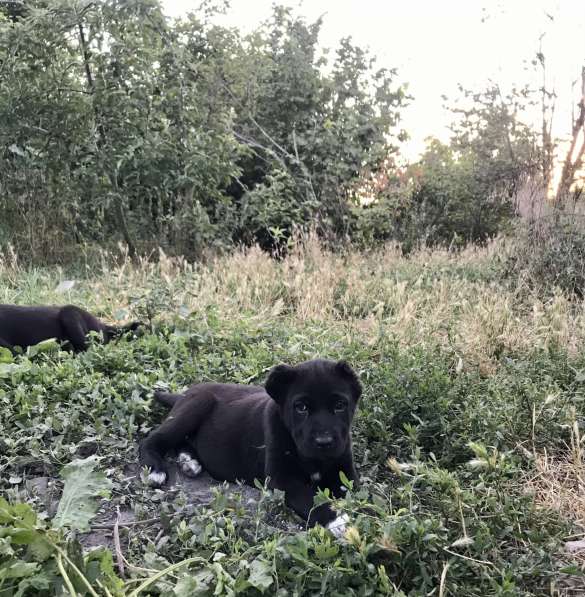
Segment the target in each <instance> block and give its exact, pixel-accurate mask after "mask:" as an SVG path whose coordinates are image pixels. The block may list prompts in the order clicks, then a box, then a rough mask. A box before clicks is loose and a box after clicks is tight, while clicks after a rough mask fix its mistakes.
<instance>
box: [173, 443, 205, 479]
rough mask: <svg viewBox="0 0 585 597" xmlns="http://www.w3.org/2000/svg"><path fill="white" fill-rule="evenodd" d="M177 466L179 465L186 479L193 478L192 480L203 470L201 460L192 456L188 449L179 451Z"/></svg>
mask: <svg viewBox="0 0 585 597" xmlns="http://www.w3.org/2000/svg"><path fill="white" fill-rule="evenodd" d="M177 464H178V465H179V469H180V470H181V472H182V473H183V474H184V475H185V476H186V477H191V478H192V479H194V478H195V477H197V476H198V475H200V474H201V471H202V470H203V467H202V466H201V463H200V462H199V460H197V458H195V457H194V456H193V455H192V454H191V451H190V450H189V449H188V448H186V449H181V450H180V451H179V455H178V456H177Z"/></svg>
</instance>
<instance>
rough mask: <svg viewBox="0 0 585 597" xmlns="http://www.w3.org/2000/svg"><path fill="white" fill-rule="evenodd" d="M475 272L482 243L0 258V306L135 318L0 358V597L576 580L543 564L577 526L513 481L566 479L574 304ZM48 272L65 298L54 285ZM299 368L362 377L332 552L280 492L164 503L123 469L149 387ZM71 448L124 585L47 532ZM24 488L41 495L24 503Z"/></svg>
mask: <svg viewBox="0 0 585 597" xmlns="http://www.w3.org/2000/svg"><path fill="white" fill-rule="evenodd" d="M496 271H497V268H496V267H495V265H494V261H493V258H492V254H491V253H490V252H489V251H486V252H484V253H482V252H472V253H465V254H463V255H461V256H459V257H458V258H454V257H451V256H448V255H446V254H442V253H435V254H431V255H429V254H426V255H419V256H414V257H413V258H411V259H409V260H405V259H402V258H401V257H399V256H398V255H397V254H395V253H393V252H392V251H389V252H387V253H384V254H379V255H373V256H363V255H357V254H353V255H347V256H345V257H342V256H333V255H330V254H327V253H325V252H323V251H322V250H321V249H320V248H319V247H317V246H316V245H314V244H313V245H311V244H309V245H308V246H306V247H305V248H304V249H303V250H299V252H298V253H295V254H294V255H292V256H290V257H289V258H288V259H286V260H284V261H283V262H272V261H270V260H269V259H268V258H267V257H266V256H263V255H261V254H259V253H256V252H254V251H252V252H250V253H240V254H235V255H233V256H227V257H224V258H220V259H216V260H213V261H211V262H209V263H208V264H206V265H197V266H191V265H189V264H186V263H185V262H183V261H181V260H179V261H174V260H169V259H167V258H166V257H164V256H161V259H160V260H159V262H158V264H153V263H147V262H143V263H140V264H138V265H132V264H130V263H128V262H126V261H121V262H119V263H118V265H116V266H114V265H111V262H109V260H108V259H107V258H105V257H104V260H103V262H102V263H101V264H97V265H92V266H91V267H87V268H84V269H82V270H81V271H79V270H77V271H75V272H73V273H71V272H62V271H58V270H48V271H45V270H23V269H21V268H20V267H18V265H17V264H15V263H6V262H5V263H4V264H3V265H0V302H19V303H33V302H37V303H46V302H57V303H65V302H74V303H76V304H80V305H82V306H85V307H87V308H89V309H91V310H93V311H95V312H96V313H98V314H101V315H103V316H106V317H108V318H110V319H116V317H121V318H130V317H131V316H138V317H142V318H146V319H148V320H149V321H151V322H152V330H151V333H148V334H146V335H145V336H143V337H141V338H139V339H138V340H137V341H134V342H130V341H127V340H121V341H119V342H116V343H112V344H110V345H108V346H100V345H94V346H92V348H91V349H90V350H89V351H88V352H87V353H84V354H81V355H77V356H74V355H71V354H68V353H65V352H61V351H57V350H48V351H34V350H33V351H31V353H30V354H28V355H22V356H18V357H17V358H16V359H15V360H14V362H5V363H0V437H1V439H0V491H1V494H2V496H4V497H5V498H6V499H7V500H8V504H10V505H8V504H5V505H4V506H3V505H2V503H1V502H0V523H1V525H4V526H3V528H1V527H0V596H2V597H4V595H12V594H16V592H17V590H18V587H19V586H21V587H22V589H23V591H22V592H21V594H23V595H61V594H68V592H69V593H71V590H74V591H75V592H76V593H77V594H80V595H82V594H90V591H89V589H88V587H87V584H88V583H89V585H90V586H91V587H92V590H94V591H95V593H96V594H98V595H108V594H110V595H130V594H141V595H146V594H152V595H158V594H160V595H173V594H175V595H235V594H242V595H258V594H261V593H264V594H267V595H283V596H284V595H320V594H327V595H330V596H342V595H343V596H345V595H421V596H422V595H429V594H432V595H442V596H446V595H458V596H461V595H465V596H468V595H469V596H478V597H479V596H485V595H550V594H567V595H568V594H570V593H569V592H568V591H569V590H570V589H569V588H568V587H581V589H580V590H583V586H584V585H583V584H579V583H581V582H582V581H581V576H580V567H579V562H578V561H572V560H571V559H570V558H569V556H567V555H566V554H564V553H563V542H564V541H565V539H566V538H567V537H569V536H571V535H573V534H575V533H578V532H580V531H581V527H580V525H579V522H580V521H581V520H582V518H580V514H581V512H580V511H579V508H578V506H577V505H576V504H573V507H571V506H570V505H567V504H566V503H564V502H562V501H561V502H560V503H559V504H560V505H559V507H555V508H552V507H551V504H550V503H549V502H547V501H546V500H544V499H543V497H542V495H541V491H540V486H539V484H538V482H535V481H534V479H537V478H538V476H539V474H540V472H542V469H541V468H539V463H541V462H542V455H543V454H545V453H546V454H554V455H556V456H557V457H558V458H567V459H569V461H570V462H572V463H573V466H572V467H571V468H570V471H571V474H573V475H575V476H577V477H578V475H579V474H580V469H579V468H578V465H579V462H578V461H577V460H576V459H575V458H574V456H575V454H580V447H579V446H575V437H578V433H577V435H576V432H575V429H576V430H577V432H578V430H579V429H580V427H581V424H582V417H583V412H584V403H585V395H584V387H583V379H584V377H583V373H582V372H583V371H585V353H584V352H583V351H582V349H581V345H580V344H579V342H578V341H577V340H578V339H579V338H580V336H578V335H579V334H581V331H582V325H581V315H580V310H579V306H576V305H575V304H574V303H573V304H570V303H568V302H567V301H566V299H564V298H563V297H562V295H558V296H557V297H556V298H553V299H551V301H550V302H548V303H543V302H541V301H539V299H538V297H536V296H527V295H525V294H520V293H518V291H517V289H513V288H510V287H509V285H508V286H504V285H501V284H500V283H499V281H498V277H497V275H496V274H495V273H494V272H496ZM70 277H73V278H75V279H76V280H77V284H76V286H74V288H73V290H71V291H68V292H67V293H66V294H65V295H63V294H60V293H56V292H55V288H56V286H57V284H58V282H59V281H61V280H63V279H67V278H70ZM555 301H556V302H555ZM539 309H540V311H539ZM315 356H325V357H330V358H342V357H343V358H346V359H348V360H349V361H350V362H351V363H352V365H353V366H354V367H355V369H356V370H357V371H358V372H359V373H360V376H361V379H362V382H363V385H364V396H363V400H362V402H361V405H360V410H359V413H358V415H357V418H356V421H355V428H354V440H355V441H354V443H355V453H356V461H357V465H358V469H359V472H360V475H361V477H362V479H363V487H362V488H361V489H360V491H358V492H349V495H348V497H347V499H346V500H343V501H341V502H340V503H338V504H337V507H338V508H340V509H343V510H345V511H347V512H348V513H349V515H350V517H351V521H352V526H351V528H350V530H349V531H348V533H347V535H346V538H345V541H344V542H338V541H335V540H334V539H333V538H332V536H331V535H330V534H329V533H328V532H326V531H324V530H323V529H320V528H316V529H312V530H310V531H308V532H305V531H303V530H301V531H299V530H296V527H295V526H294V525H292V524H290V523H291V522H294V517H293V516H292V515H291V514H290V513H287V512H286V510H285V509H284V507H283V505H282V496H280V495H269V494H267V493H266V492H259V493H258V495H257V498H255V503H253V504H250V503H247V501H248V499H249V492H248V493H246V494H245V495H244V496H243V497H238V494H237V493H236V494H235V495H234V494H228V493H226V492H224V491H222V490H221V488H219V489H218V490H217V493H216V496H215V498H214V500H213V501H212V502H211V503H207V504H201V505H198V506H196V507H195V508H193V507H191V506H190V501H189V495H185V494H184V493H183V492H181V491H178V490H173V491H154V490H152V489H149V488H148V487H146V486H145V485H143V483H142V482H141V472H140V471H139V470H136V468H133V466H132V465H134V463H135V462H136V458H137V455H136V446H137V442H138V441H139V440H140V439H141V438H142V437H144V435H145V434H146V433H147V432H148V431H149V429H151V428H152V426H153V425H156V424H157V423H158V422H159V421H160V420H161V419H162V416H163V411H162V410H161V409H160V408H158V407H154V406H153V404H152V402H151V397H152V389H153V387H154V386H155V385H157V384H158V385H161V384H163V385H166V386H167V387H169V388H172V389H180V388H182V387H184V386H185V385H187V384H189V383H192V382H194V381H206V380H216V381H226V382H235V383H255V382H261V381H262V380H263V379H264V377H265V375H266V372H267V371H268V369H269V368H270V367H271V366H273V365H275V364H277V363H278V362H281V361H285V362H291V363H296V362H299V361H301V360H305V359H308V358H312V357H315ZM4 357H6V355H4ZM5 360H6V361H8V360H9V359H8V358H5ZM571 441H573V453H571V451H570V449H569V448H568V447H567V446H569V445H571ZM90 455H96V456H97V457H98V458H99V460H98V465H97V466H98V469H99V470H100V471H101V472H103V473H105V474H106V475H107V477H108V478H109V479H110V480H111V482H112V488H111V494H110V496H109V497H108V498H103V499H102V501H101V506H102V510H103V511H105V512H108V513H112V512H115V509H116V507H120V508H121V509H122V510H123V511H125V512H131V513H132V514H133V516H135V517H136V519H137V520H139V521H143V522H144V523H143V524H136V525H130V526H124V524H123V523H122V526H121V527H120V529H119V534H120V541H121V553H122V554H123V556H124V558H125V559H126V565H125V578H124V579H121V578H119V576H120V570H119V568H118V566H117V563H118V560H119V558H120V555H119V554H118V555H116V554H115V553H114V551H115V550H112V551H111V552H110V550H109V549H108V550H104V549H97V550H94V551H87V550H86V551H85V553H84V554H81V553H80V551H79V543H78V540H79V539H80V538H81V539H82V540H83V535H80V534H79V532H77V533H75V532H74V531H73V530H71V529H68V528H67V527H65V528H62V529H53V528H52V527H53V526H54V524H53V523H52V518H53V516H54V511H55V505H56V502H57V501H58V498H59V496H60V493H61V488H62V482H61V481H60V471H61V470H62V468H63V467H64V466H65V465H67V464H68V463H70V462H72V461H75V460H76V459H81V458H86V457H88V456H90ZM571 458H573V460H571ZM39 477H43V478H44V477H48V478H49V479H50V482H51V483H52V488H53V489H52V491H53V495H52V498H51V496H50V495H49V494H50V492H42V493H41V494H40V495H39V494H38V492H36V491H35V490H34V489H33V485H34V483H35V481H34V480H35V479H38V478H39ZM51 483H50V486H51ZM559 484H561V480H559ZM318 499H328V497H327V496H324V495H322V496H319V498H318ZM23 502H26V503H27V504H29V506H30V507H31V508H32V510H34V512H36V513H37V518H35V517H34V512H32V511H30V510H28V509H24V510H22V507H21V506H16V504H19V503H23ZM19 508H20V510H19ZM25 519H26V520H25ZM98 521H99V515H98V518H96V519H95V521H94V526H99V525H98ZM23 529H24V530H23ZM94 530H95V529H94ZM39 545H42V546H44V548H43V549H40V548H39ZM63 554H64V555H63ZM65 556H67V557H65ZM64 558H65V559H64ZM17 564H18V565H17ZM16 565H17V566H16ZM73 565H75V566H76V567H77V569H78V570H79V571H81V572H82V574H83V575H84V577H85V578H86V579H88V581H87V582H83V580H82V579H81V577H80V575H79V574H78V572H77V571H76V570H75V568H73ZM67 579H68V581H69V584H68V583H67ZM27 587H29V588H27ZM574 590H579V589H574ZM137 591H138V593H137ZM555 591H557V592H556V593H555ZM563 591H565V593H563ZM575 594H577V593H575Z"/></svg>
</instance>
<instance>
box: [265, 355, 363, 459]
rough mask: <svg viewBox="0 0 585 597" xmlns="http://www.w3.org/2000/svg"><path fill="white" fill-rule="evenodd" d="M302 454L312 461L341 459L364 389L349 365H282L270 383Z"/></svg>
mask: <svg viewBox="0 0 585 597" xmlns="http://www.w3.org/2000/svg"><path fill="white" fill-rule="evenodd" d="M266 391H267V392H268V394H269V395H270V397H271V398H272V399H273V400H274V401H275V402H276V403H277V404H278V406H279V408H280V413H281V416H282V419H283V421H284V424H285V426H286V428H287V429H288V430H289V432H290V434H291V436H292V438H293V440H294V442H295V445H296V447H297V450H298V452H299V454H300V455H301V456H302V457H304V458H308V459H315V460H323V461H324V460H330V459H334V458H337V457H339V456H341V455H342V454H343V453H344V451H345V450H346V449H347V447H348V444H349V438H350V435H349V431H350V427H351V422H352V419H353V415H354V413H355V409H356V406H357V402H358V400H359V398H360V396H361V393H362V388H361V385H360V382H359V380H358V378H357V375H356V374H355V373H354V371H353V369H352V368H351V367H350V366H349V365H348V364H347V363H346V362H345V361H337V362H336V361H327V360H323V359H316V360H313V361H306V362H305V363H301V364H300V365H297V366H296V367H291V366H289V365H278V366H277V367H274V369H272V371H271V372H270V375H269V376H268V379H267V380H266Z"/></svg>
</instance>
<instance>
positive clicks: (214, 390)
mask: <svg viewBox="0 0 585 597" xmlns="http://www.w3.org/2000/svg"><path fill="white" fill-rule="evenodd" d="M361 391H362V390H361V385H360V382H359V380H358V378H357V376H356V374H355V373H354V371H353V370H352V368H351V367H350V366H349V365H348V364H347V363H346V362H345V361H339V362H334V361H329V360H323V359H316V360H312V361H306V362H304V363H301V364H300V365H297V366H295V367H291V366H288V365H278V366H277V367H274V368H273V369H272V370H271V372H270V374H269V376H268V379H267V381H266V384H265V387H264V388H263V387H260V386H244V385H233V384H216V383H203V384H195V385H193V386H191V387H190V388H189V389H188V390H187V391H186V392H185V393H184V394H167V393H162V392H155V396H156V398H157V399H158V400H159V401H160V402H162V403H164V404H166V405H168V406H171V407H172V409H171V412H170V413H169V415H168V417H167V419H166V420H165V421H164V422H163V423H162V425H160V426H159V427H158V428H156V429H155V430H154V431H152V432H151V433H150V435H149V436H148V437H147V438H146V439H145V440H144V441H143V442H142V443H141V445H140V462H141V464H142V465H144V466H147V467H149V468H150V474H149V481H150V483H151V484H153V485H157V486H160V485H163V484H164V483H165V482H166V480H167V471H166V467H165V463H164V460H163V458H164V456H165V454H166V453H167V452H169V451H171V450H173V451H176V452H177V453H178V463H179V467H180V469H181V470H182V472H183V473H184V474H186V475H188V476H196V475H198V474H199V473H200V472H201V471H202V468H205V469H206V470H207V471H208V472H209V474H210V475H211V476H212V477H214V478H215V479H217V480H220V481H236V480H240V481H244V482H246V483H247V484H249V485H252V486H253V485H254V479H258V480H259V481H260V482H262V483H264V481H265V480H266V479H268V485H269V487H271V488H275V489H280V490H283V491H284V493H285V501H286V504H287V505H288V506H289V507H290V508H292V509H293V510H294V511H295V512H296V513H297V514H298V515H300V516H301V517H302V518H303V519H304V520H306V521H307V522H308V524H309V526H313V525H315V524H317V523H319V524H321V525H323V526H329V528H330V529H331V530H332V531H334V533H335V534H336V535H339V534H341V533H342V532H343V529H344V526H345V525H344V524H343V522H344V521H342V520H341V519H342V518H343V517H339V518H336V514H335V513H334V511H333V510H332V509H331V508H330V506H329V505H327V504H324V505H320V506H317V507H313V498H314V496H315V493H316V491H317V489H318V488H321V489H325V488H329V489H330V491H331V493H332V495H333V496H335V497H341V496H342V495H343V490H342V488H341V481H340V472H343V473H344V474H345V476H346V477H347V478H348V479H349V480H350V481H353V482H354V485H355V484H357V483H358V476H357V473H356V470H355V467H354V463H353V455H352V448H351V436H350V427H351V423H352V420H353V416H354V413H355V409H356V406H357V403H358V400H359V398H360V396H361Z"/></svg>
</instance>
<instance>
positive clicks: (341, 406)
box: [334, 400, 347, 413]
mask: <svg viewBox="0 0 585 597" xmlns="http://www.w3.org/2000/svg"><path fill="white" fill-rule="evenodd" d="M346 408H347V402H346V401H345V400H338V401H337V402H336V403H335V407H334V410H335V412H336V413H341V412H343V411H344V410H345V409H346Z"/></svg>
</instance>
